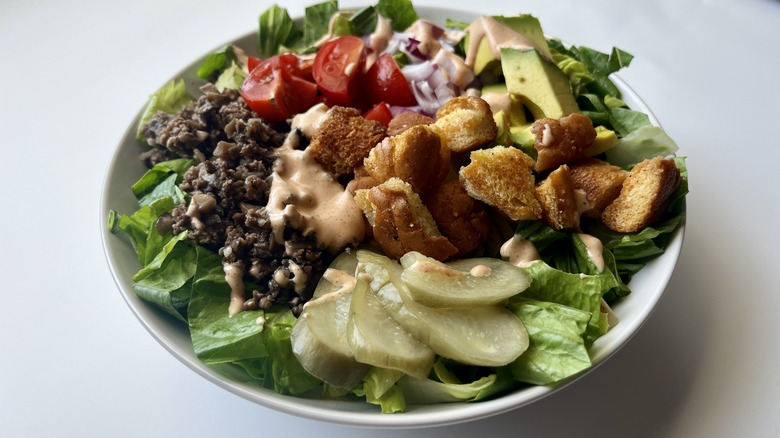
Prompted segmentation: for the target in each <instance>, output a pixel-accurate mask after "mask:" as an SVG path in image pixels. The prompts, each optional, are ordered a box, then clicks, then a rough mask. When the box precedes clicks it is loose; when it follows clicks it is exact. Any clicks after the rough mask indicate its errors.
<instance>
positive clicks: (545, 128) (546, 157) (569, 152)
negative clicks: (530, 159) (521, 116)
mask: <svg viewBox="0 0 780 438" xmlns="http://www.w3.org/2000/svg"><path fill="white" fill-rule="evenodd" d="M531 133H532V134H534V135H535V136H536V138H535V139H534V149H536V151H537V152H538V156H537V158H536V167H535V170H536V171H537V172H543V171H545V170H548V169H554V168H556V167H558V166H560V165H561V164H567V163H570V162H572V161H574V160H576V159H578V158H581V157H582V156H583V155H584V154H585V151H587V150H588V148H589V147H590V145H591V144H593V140H594V139H595V138H596V129H595V128H593V122H591V120H590V119H589V118H588V117H587V116H584V115H582V114H578V113H574V114H569V115H568V116H566V117H563V118H562V119H560V120H555V119H549V118H544V119H539V120H537V121H535V122H534V123H533V125H532V126H531Z"/></svg>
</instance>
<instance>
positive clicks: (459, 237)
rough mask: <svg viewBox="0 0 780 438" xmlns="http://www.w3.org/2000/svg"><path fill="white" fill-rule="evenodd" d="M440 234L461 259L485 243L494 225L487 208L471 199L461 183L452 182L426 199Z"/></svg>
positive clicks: (443, 185) (457, 181)
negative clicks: (456, 250)
mask: <svg viewBox="0 0 780 438" xmlns="http://www.w3.org/2000/svg"><path fill="white" fill-rule="evenodd" d="M423 201H424V202H425V205H426V206H427V207H428V210H429V211H430V212H431V216H433V219H434V220H435V221H436V225H437V226H438V227H439V231H440V232H441V234H442V235H443V236H445V237H446V238H447V239H449V240H450V242H451V243H452V244H453V245H455V247H456V248H457V249H458V252H457V254H455V256H456V257H462V256H464V255H466V254H468V253H469V252H471V251H473V250H474V249H475V248H477V247H478V246H479V245H481V244H482V243H484V242H485V240H486V239H487V237H488V234H490V230H491V228H492V226H493V224H492V222H491V220H490V216H488V213H487V211H486V209H485V205H484V204H483V203H482V202H480V201H477V200H476V199H474V198H472V197H471V196H469V194H468V193H467V192H466V189H465V188H464V187H463V183H462V182H461V181H460V180H457V179H456V180H452V181H449V182H447V183H445V184H442V185H441V186H439V187H437V188H436V190H434V191H432V192H431V193H429V194H428V195H427V196H425V197H424V198H423Z"/></svg>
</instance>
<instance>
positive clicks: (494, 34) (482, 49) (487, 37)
mask: <svg viewBox="0 0 780 438" xmlns="http://www.w3.org/2000/svg"><path fill="white" fill-rule="evenodd" d="M477 20H478V21H475V22H474V23H473V24H472V26H481V27H480V28H479V30H477V29H476V28H472V29H471V30H470V32H469V35H467V36H466V47H470V43H469V40H470V38H471V35H472V32H475V33H479V34H482V33H483V32H484V35H483V36H482V37H481V39H480V41H479V45H478V46H477V51H476V55H475V57H474V67H473V70H474V74H475V75H479V74H481V73H483V72H486V71H490V72H496V73H499V72H500V70H501V62H500V60H499V59H498V58H497V57H496V52H495V51H494V50H493V47H492V46H491V43H490V41H491V40H492V41H493V42H494V44H497V45H499V46H500V45H502V44H505V43H508V44H509V45H510V46H511V45H512V44H513V42H512V41H507V39H509V40H514V39H515V37H517V38H518V39H522V40H525V42H527V43H530V45H531V46H533V48H535V49H537V50H539V52H540V53H541V54H542V55H544V57H545V58H547V59H552V54H551V53H550V48H549V47H548V46H547V39H546V38H545V37H544V32H543V31H542V26H541V24H539V19H537V18H536V17H534V16H533V15H530V14H521V15H517V16H512V17H504V16H500V15H497V16H492V17H481V18H478V19H477ZM508 30H509V32H507V31H508ZM512 32H514V33H516V34H518V35H516V36H515V37H513V36H512Z"/></svg>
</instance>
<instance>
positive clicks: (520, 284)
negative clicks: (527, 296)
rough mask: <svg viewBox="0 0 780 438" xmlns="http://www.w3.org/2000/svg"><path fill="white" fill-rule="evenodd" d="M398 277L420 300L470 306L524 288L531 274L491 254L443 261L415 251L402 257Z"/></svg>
mask: <svg viewBox="0 0 780 438" xmlns="http://www.w3.org/2000/svg"><path fill="white" fill-rule="evenodd" d="M401 265H402V266H403V268H404V269H403V273H402V274H401V278H402V280H403V281H404V283H405V284H406V285H407V286H408V288H409V295H410V296H411V297H412V299H413V300H414V301H416V302H418V303H420V304H423V305H426V306H430V307H439V308H472V307H474V306H486V305H492V304H498V303H500V302H502V301H504V300H506V299H507V298H509V297H511V296H513V295H517V294H518V293H520V292H522V291H524V290H525V289H527V288H528V286H529V285H530V284H531V278H530V277H529V276H528V274H526V273H525V271H523V270H522V269H521V268H519V267H517V266H515V265H513V264H511V263H509V262H506V261H504V260H499V259H494V258H490V257H483V258H472V259H462V260H457V261H454V262H449V263H442V262H440V261H438V260H436V259H433V258H430V257H426V256H424V255H422V254H420V253H418V252H409V253H407V254H406V255H404V256H403V257H401Z"/></svg>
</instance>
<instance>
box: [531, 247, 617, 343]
mask: <svg viewBox="0 0 780 438" xmlns="http://www.w3.org/2000/svg"><path fill="white" fill-rule="evenodd" d="M523 269H524V270H525V271H526V272H527V273H528V274H529V275H530V276H531V279H532V281H531V285H530V286H529V287H528V289H526V290H525V292H523V294H522V296H523V297H525V298H532V299H536V300H539V301H547V302H552V303H557V304H561V305H564V306H568V307H573V308H575V309H579V310H582V311H584V312H587V313H588V314H589V315H590V320H589V321H588V326H587V328H586V332H585V334H586V339H587V341H588V342H593V341H595V340H596V339H598V338H599V337H600V336H602V335H603V334H604V333H606V331H607V329H608V324H607V320H606V317H607V315H606V313H604V312H602V311H601V299H602V296H603V295H604V294H605V293H606V292H607V291H608V290H609V289H610V288H611V287H612V286H613V281H612V280H611V279H610V278H609V276H607V275H602V274H600V275H586V274H575V273H569V272H564V271H562V270H560V269H555V268H553V267H551V266H550V265H548V264H547V263H545V262H544V261H541V260H537V261H535V262H532V263H530V264H529V265H528V266H526V267H524V268H523Z"/></svg>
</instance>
